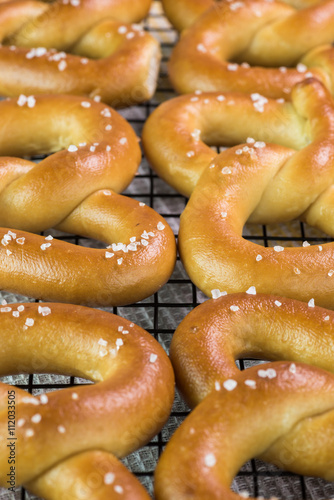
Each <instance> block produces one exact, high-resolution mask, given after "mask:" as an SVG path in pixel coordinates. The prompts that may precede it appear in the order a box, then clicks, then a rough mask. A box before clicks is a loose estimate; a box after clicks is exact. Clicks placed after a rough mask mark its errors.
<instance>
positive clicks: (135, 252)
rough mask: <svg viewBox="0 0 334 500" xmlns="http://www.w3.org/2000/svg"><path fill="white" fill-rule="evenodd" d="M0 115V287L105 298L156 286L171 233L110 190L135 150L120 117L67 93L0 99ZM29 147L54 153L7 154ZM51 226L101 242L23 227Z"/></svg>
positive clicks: (131, 165) (169, 260) (168, 264)
mask: <svg viewBox="0 0 334 500" xmlns="http://www.w3.org/2000/svg"><path fill="white" fill-rule="evenodd" d="M0 114H1V118H2V119H1V124H0V155H1V158H0V226H2V228H1V229H0V255H1V258H0V289H7V290H10V291H12V292H15V293H20V294H23V295H27V296H33V297H36V298H42V299H45V300H52V301H53V300H54V301H57V302H58V301H60V302H71V303H85V304H87V303H88V304H98V305H104V306H107V305H116V304H126V303H131V302H135V301H137V300H141V299H142V298H144V297H148V296H149V295H151V294H152V293H154V292H155V291H156V290H157V289H158V288H160V286H162V285H163V284H164V283H165V282H166V281H167V279H168V278H169V276H170V274H171V273H172V270H173V267H174V264H175V259H176V249H175V239H174V235H173V233H172V231H171V229H170V227H169V226H168V225H167V223H166V222H165V221H164V219H163V218H162V217H160V216H159V215H158V214H157V213H156V212H155V211H154V210H152V209H151V208H149V207H147V206H145V205H144V204H143V203H139V202H138V201H136V200H133V199H130V198H127V197H124V196H120V195H118V194H116V193H115V192H114V191H116V192H119V191H122V190H123V189H124V188H125V187H126V186H127V185H128V184H129V182H130V181H131V179H132V178H133V176H134V174H135V172H136V169H137V167H138V165H139V163H140V159H141V154H140V149H139V146H138V141H137V137H136V135H135V134H134V132H133V130H132V128H131V127H130V125H129V124H128V123H127V122H126V121H125V120H124V118H122V117H121V116H120V115H119V114H118V113H117V112H116V111H114V110H112V109H111V108H108V107H106V106H105V105H103V104H100V103H96V102H94V101H90V100H83V99H82V98H80V97H74V96H48V97H44V96H41V97H38V98H34V97H31V96H30V97H28V98H26V97H24V96H21V97H20V98H19V99H15V100H14V99H12V100H7V101H2V102H0ZM50 117H52V118H50ZM50 120H51V121H50ZM56 151H57V152H56ZM36 153H45V154H49V153H54V154H51V156H48V157H47V158H45V159H44V160H42V161H41V162H40V163H39V164H37V165H36V164H35V163H31V162H29V161H26V160H23V159H19V158H13V157H11V156H12V155H18V156H24V155H33V154H36ZM9 155H10V156H9ZM51 227H55V228H57V229H59V230H61V231H65V232H69V233H74V234H80V235H82V236H86V237H88V238H94V239H98V240H102V241H105V242H107V243H108V244H109V245H110V247H108V248H107V249H106V248H104V249H93V248H86V247H81V246H76V245H72V244H69V243H66V242H62V241H60V240H55V239H54V240H52V237H50V236H49V237H46V238H45V237H42V236H37V235H35V234H31V232H40V231H44V230H45V229H48V228H51ZM6 228H11V230H8V229H6ZM23 231H24V232H23ZM27 231H28V232H27ZM51 240H52V241H51Z"/></svg>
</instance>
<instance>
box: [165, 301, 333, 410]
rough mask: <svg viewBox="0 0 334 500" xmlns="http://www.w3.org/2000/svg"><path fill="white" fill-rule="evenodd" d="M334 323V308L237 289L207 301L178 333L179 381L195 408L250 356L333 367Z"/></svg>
mask: <svg viewBox="0 0 334 500" xmlns="http://www.w3.org/2000/svg"><path fill="white" fill-rule="evenodd" d="M277 304H278V305H277ZM231 307H232V309H233V307H238V308H239V311H238V312H237V313H236V312H234V311H233V310H232V309H231ZM325 318H326V320H325ZM333 326H334V313H332V312H330V311H328V310H326V309H321V308H319V307H315V308H310V307H308V305H307V304H305V303H304V302H299V301H296V300H294V301H291V300H290V299H285V298H283V297H273V296H269V295H261V294H257V295H256V296H254V295H247V294H232V295H228V296H225V297H220V298H219V299H216V300H210V301H207V302H205V303H204V304H201V305H200V306H199V307H197V308H196V309H194V311H192V312H191V313H190V314H189V315H188V316H186V318H185V319H184V320H183V321H182V322H181V324H180V325H179V327H178V328H177V330H176V332H175V334H174V336H173V339H172V343H171V351H170V357H171V360H172V363H173V367H174V371H175V374H176V380H177V385H178V387H179V389H180V390H181V392H182V394H183V395H184V396H185V398H186V400H187V401H188V402H189V403H190V405H191V406H192V407H193V406H195V405H197V404H198V403H199V402H200V401H202V400H203V399H204V397H205V396H207V395H208V394H209V393H210V392H212V391H213V390H215V383H216V382H219V383H221V384H222V383H223V382H224V381H225V380H227V379H229V378H232V379H234V378H235V377H237V376H238V373H239V371H238V369H237V367H236V364H235V361H236V360H237V359H242V358H245V357H253V358H259V359H265V360H271V361H275V360H277V361H278V360H286V361H299V362H303V363H307V364H310V365H314V366H318V367H319V368H323V369H325V370H328V371H330V372H334V366H333V359H334V327H333Z"/></svg>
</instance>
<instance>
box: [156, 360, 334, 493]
mask: <svg viewBox="0 0 334 500" xmlns="http://www.w3.org/2000/svg"><path fill="white" fill-rule="evenodd" d="M265 368H267V370H264V369H263V368H261V367H258V366H257V367H253V368H249V369H248V370H245V371H244V372H242V373H240V374H238V376H237V377H235V379H234V380H232V379H231V380H229V384H227V385H226V387H223V386H222V387H221V389H219V390H218V391H214V392H212V393H211V394H209V395H208V396H207V397H206V398H205V399H204V400H203V401H202V402H201V403H200V404H199V405H198V406H197V408H195V410H194V411H193V412H192V413H191V414H190V416H189V417H188V418H187V419H186V421H185V422H184V423H183V424H182V425H181V427H179V429H177V431H176V432H175V434H174V435H173V437H172V439H171V440H170V442H169V443H168V445H167V447H166V450H165V452H164V453H163V455H162V457H161V459H160V462H159V463H158V466H157V469H156V473H155V495H156V498H157V500H186V499H190V498H191V499H194V500H195V499H196V500H209V499H210V500H214V499H217V500H218V499H222V498H224V499H229V500H230V499H231V500H232V499H233V500H236V499H238V498H239V499H240V498H241V497H240V496H239V495H237V494H235V493H232V491H230V489H229V487H230V484H231V482H232V480H233V478H234V476H235V475H236V474H237V472H238V471H239V469H240V467H241V466H242V465H243V464H244V463H245V462H247V461H248V460H249V459H250V458H253V457H255V456H257V457H260V458H261V457H264V458H266V459H270V460H271V459H272V457H275V456H277V457H278V462H280V465H282V466H284V467H286V468H288V469H289V470H293V471H298V472H301V473H308V471H309V470H310V468H311V469H312V467H313V466H314V467H315V468H316V469H317V472H318V474H319V475H320V476H321V477H324V478H326V479H329V480H333V478H334V461H333V454H332V448H333V444H334V376H333V375H332V374H330V373H328V372H325V371H323V370H321V369H319V368H315V367H311V366H309V365H304V364H295V363H286V362H281V363H271V364H269V365H266V366H265ZM296 450H299V452H300V453H299V454H298V453H296V454H295V455H294V453H293V452H294V451H296ZM305 457H307V458H308V459H309V463H307V461H306V460H305ZM324 457H327V459H326V458H325V460H323V459H324ZM318 460H320V461H322V463H323V464H324V465H323V467H322V468H321V467H319V466H318V467H317V461H318ZM324 462H325V463H324Z"/></svg>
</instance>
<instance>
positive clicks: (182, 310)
mask: <svg viewBox="0 0 334 500" xmlns="http://www.w3.org/2000/svg"><path fill="white" fill-rule="evenodd" d="M145 29H146V30H148V31H150V32H151V33H152V34H153V35H154V36H155V37H156V38H157V39H158V40H159V41H160V42H161V44H162V51H163V61H162V66H161V72H160V78H159V86H158V91H157V93H156V95H155V97H154V98H153V99H152V100H151V101H150V102H148V103H146V104H143V105H139V106H136V107H132V108H131V109H127V110H124V111H122V114H123V116H124V117H125V118H127V119H128V121H129V122H130V123H131V124H132V126H133V127H134V129H135V130H136V132H137V133H138V135H140V133H141V130H142V127H143V124H144V122H145V120H146V119H147V118H148V116H149V115H150V113H151V112H152V111H153V110H154V109H155V108H156V106H158V105H159V104H160V103H161V102H163V101H164V100H166V99H169V98H171V97H173V95H174V93H173V91H172V89H171V87H170V84H169V82H168V78H167V70H166V62H167V61H168V59H169V55H170V52H171V49H172V47H173V46H174V44H175V42H176V40H177V34H176V32H175V31H174V30H173V29H172V28H171V26H170V25H169V23H168V21H167V20H166V19H165V17H164V16H163V13H162V8H161V4H160V2H159V1H158V0H154V1H153V4H152V9H151V13H150V15H149V17H148V19H147V20H146V21H145ZM218 151H219V150H218ZM125 194H127V195H128V196H130V197H134V198H136V199H138V200H139V201H143V202H145V203H146V204H148V205H150V206H151V207H152V208H154V209H155V210H156V211H158V212H159V213H160V214H162V215H163V216H164V217H165V219H166V220H167V222H168V223H169V224H170V226H171V227H172V229H173V231H174V233H175V236H176V237H177V234H178V229H179V217H180V214H181V213H182V211H183V209H184V207H185V205H186V202H187V200H186V199H185V198H184V197H183V196H181V195H179V194H177V193H176V192H175V191H174V190H173V189H172V188H170V187H169V186H167V185H166V184H165V183H164V182H163V181H162V180H160V179H159V178H158V177H157V176H156V175H155V174H154V173H152V171H151V170H150V168H149V166H148V164H147V162H146V161H145V159H144V158H143V161H142V164H141V166H140V169H139V172H138V175H137V176H136V178H135V179H134V181H133V182H132V184H131V186H130V187H129V188H128V189H127V190H126V192H125ZM51 233H52V234H53V235H55V236H56V237H57V238H61V239H64V240H66V241H69V242H71V243H75V244H79V245H86V246H95V247H96V246H97V244H96V242H92V241H90V240H87V239H85V238H80V237H78V236H73V237H69V236H68V235H64V234H61V233H57V232H55V231H53V232H51ZM244 237H245V238H247V239H249V240H251V241H254V242H256V243H258V244H259V245H264V246H274V245H276V244H282V245H285V246H300V245H301V243H302V242H303V241H305V240H308V241H309V242H310V243H317V242H326V241H330V240H329V239H328V238H327V237H326V235H324V234H322V233H320V232H318V231H315V230H313V229H312V228H310V227H307V226H305V225H303V224H302V223H299V222H292V223H289V224H285V225H280V226H246V227H245V229H244ZM1 299H6V300H7V301H8V302H26V301H29V300H30V301H31V299H27V298H26V297H21V296H18V295H13V294H9V293H6V292H2V293H0V300H1ZM204 300H206V299H205V297H204V296H203V294H202V293H201V292H200V291H199V290H198V289H197V288H196V287H195V286H194V285H193V284H192V283H191V281H190V280H189V278H188V276H187V274H186V272H185V270H184V269H183V267H182V264H181V262H180V260H179V259H178V261H177V264H176V268H175V271H174V273H173V275H172V277H171V279H170V280H169V282H168V284H167V285H165V287H163V288H162V290H160V291H159V292H158V293H156V294H155V295H154V296H152V297H149V298H148V299H146V300H144V301H142V302H140V303H137V304H132V305H130V306H127V307H115V308H112V309H105V310H107V311H109V312H113V313H115V314H119V315H120V316H123V317H125V318H127V319H129V320H131V321H134V322H136V323H138V324H139V325H140V326H141V327H143V328H145V329H146V330H148V331H149V332H150V333H151V334H152V335H154V337H155V338H156V339H157V340H158V341H159V342H160V343H161V344H162V345H163V347H164V348H165V349H166V350H167V351H168V348H169V344H170V341H171V338H172V335H173V333H174V331H175V329H176V327H177V326H178V324H179V323H180V322H181V320H182V319H183V318H184V317H185V315H186V314H188V313H189V312H190V311H191V310H192V309H193V308H194V307H196V306H197V305H198V304H199V303H201V302H203V301H204ZM251 364H254V360H244V361H243V362H241V363H240V365H241V366H240V367H241V369H243V368H247V367H248V366H250V365H251ZM2 380H3V381H5V382H7V383H12V384H15V385H17V386H19V387H20V388H23V389H26V390H27V391H29V392H30V393H32V394H34V395H37V394H41V393H43V392H48V391H52V390H57V389H61V388H64V387H68V386H69V385H76V384H80V383H83V382H85V381H83V380H82V379H78V378H74V377H63V376H55V375H33V374H31V375H19V376H8V377H5V378H3V379H2ZM188 413H189V410H188V408H187V407H186V405H185V404H184V403H183V402H182V400H181V398H180V396H179V395H178V394H177V395H176V399H175V403H174V407H173V411H172V414H171V416H170V419H169V421H168V423H167V425H166V426H165V427H164V429H163V430H162V432H161V433H160V434H159V435H158V436H156V437H155V438H154V439H153V440H152V442H150V443H149V444H148V445H147V446H146V447H144V448H142V449H141V450H140V451H139V452H136V453H133V454H132V455H130V456H129V457H127V459H126V460H124V463H125V464H126V465H127V466H128V468H129V469H130V470H131V471H132V472H133V473H134V474H135V475H136V476H137V477H138V478H139V480H140V481H141V482H142V483H143V484H144V486H145V487H146V488H147V489H148V491H149V493H150V494H151V495H153V473H154V469H155V466H156V463H157V461H158V458H159V456H160V455H161V453H162V450H163V448H164V446H165V445H166V443H167V442H168V440H169V439H170V437H171V436H172V434H173V432H174V431H175V429H176V428H177V427H178V426H179V425H180V423H181V422H182V421H183V420H184V418H185V417H186V416H187V414H188ZM233 488H234V489H235V490H236V491H238V492H243V494H244V495H245V496H246V495H247V493H248V494H249V495H251V496H255V497H257V496H263V497H266V498H268V497H273V496H277V497H280V498H284V499H292V498H299V499H303V500H309V499H313V500H323V499H329V498H331V497H333V498H334V485H333V483H327V482H325V481H322V480H319V479H314V478H303V477H300V476H296V475H294V474H290V473H288V472H282V471H279V470H278V469H277V468H276V467H274V466H272V465H268V464H264V463H263V462H261V461H259V460H252V461H251V462H249V463H247V464H246V465H245V466H244V467H243V468H242V469H241V471H240V472H239V475H238V476H237V478H236V479H235V481H234V483H233ZM245 492H247V493H245ZM0 499H1V500H5V499H8V500H9V499H17V500H18V499H22V500H23V499H26V500H27V499H36V497H34V496H32V495H30V494H29V493H28V492H26V491H25V490H24V489H23V488H18V489H17V490H16V492H15V493H10V492H8V491H7V490H5V489H0Z"/></svg>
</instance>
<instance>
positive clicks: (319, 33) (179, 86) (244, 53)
mask: <svg viewBox="0 0 334 500" xmlns="http://www.w3.org/2000/svg"><path fill="white" fill-rule="evenodd" d="M333 19H334V0H326V1H324V2H321V3H318V4H317V5H312V6H310V7H309V8H307V9H303V10H300V11H298V10H296V9H295V8H293V7H290V6H288V5H284V4H283V3H280V2H268V1H266V0H245V1H243V2H239V1H235V2H232V3H231V2H226V1H225V2H221V3H219V4H215V7H213V8H211V9H209V10H208V11H207V12H206V13H205V14H204V15H203V16H202V17H201V18H200V20H199V21H198V22H197V23H196V24H194V25H193V26H192V27H191V28H190V29H188V30H187V31H186V32H185V33H184V34H183V35H182V36H181V39H180V41H179V43H178V44H177V45H176V47H175V49H174V51H173V53H172V56H171V59H170V63H169V76H170V79H171V82H172V84H173V86H174V87H175V89H176V90H177V91H178V92H179V93H182V94H183V93H189V92H195V91H196V90H202V91H205V92H210V91H219V92H244V93H247V94H250V93H252V92H258V93H260V94H263V95H265V96H266V97H272V98H280V97H289V95H290V93H291V89H292V87H293V86H294V85H295V84H296V83H298V82H300V81H302V80H305V78H308V77H312V76H314V77H316V78H318V79H319V80H320V81H322V83H324V84H325V85H326V86H327V87H328V88H329V89H330V90H331V91H332V92H333V86H334V49H333V48H332V47H331V45H330V44H331V43H332V41H333V40H334V23H333ZM310 33H312V36H310ZM250 65H251V66H250ZM293 66H294V67H293ZM287 67H288V68H287Z"/></svg>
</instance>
